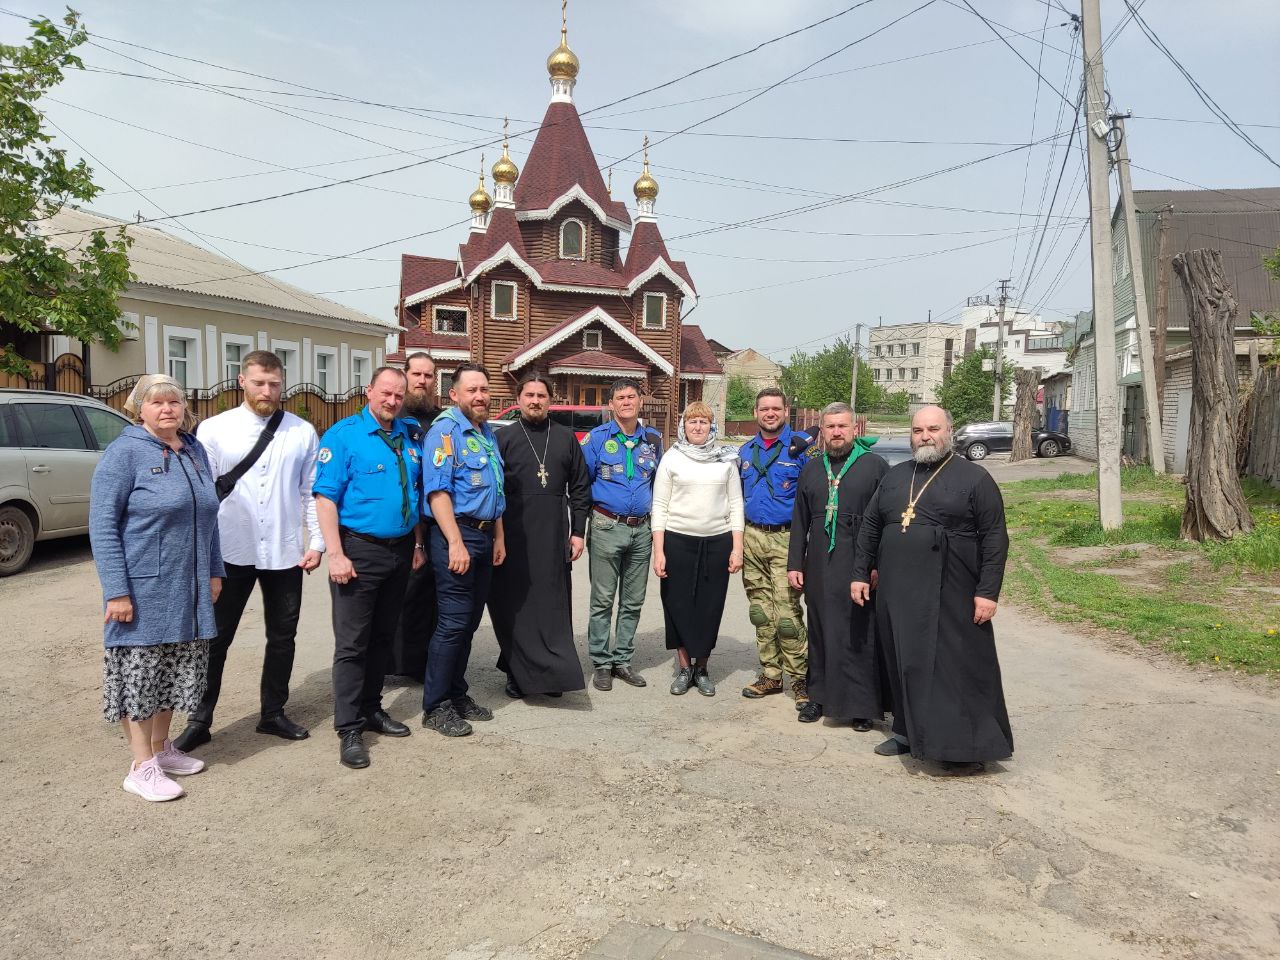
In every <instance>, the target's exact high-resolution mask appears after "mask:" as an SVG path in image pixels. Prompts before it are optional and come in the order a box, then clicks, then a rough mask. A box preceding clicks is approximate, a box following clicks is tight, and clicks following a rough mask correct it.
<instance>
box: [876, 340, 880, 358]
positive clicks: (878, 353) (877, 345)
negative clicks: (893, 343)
mask: <svg viewBox="0 0 1280 960" xmlns="http://www.w3.org/2000/svg"><path fill="white" fill-rule="evenodd" d="M876 356H877V357H878V356H880V344H878V343H877V344H876Z"/></svg>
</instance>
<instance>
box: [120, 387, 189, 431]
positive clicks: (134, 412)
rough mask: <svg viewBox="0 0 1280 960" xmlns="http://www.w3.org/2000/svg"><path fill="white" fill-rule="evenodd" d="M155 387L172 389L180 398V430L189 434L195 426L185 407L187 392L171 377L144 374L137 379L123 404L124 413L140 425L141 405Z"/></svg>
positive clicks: (187, 408)
mask: <svg viewBox="0 0 1280 960" xmlns="http://www.w3.org/2000/svg"><path fill="white" fill-rule="evenodd" d="M156 387H172V388H173V389H174V390H175V391H176V392H177V393H178V394H179V395H181V397H182V408H183V416H182V429H183V430H184V431H186V432H187V433H190V432H191V431H192V430H193V429H194V428H195V425H196V418H195V415H194V414H192V412H191V408H190V407H188V406H187V391H186V390H184V389H182V384H180V383H179V382H178V381H177V380H175V379H173V377H170V376H167V375H165V374H163V373H144V374H143V375H142V376H140V377H139V378H138V382H137V383H135V384H134V385H133V390H132V391H131V392H130V393H129V398H128V399H127V400H125V402H124V412H125V413H127V414H128V415H129V419H130V420H132V421H133V422H134V423H141V422H142V416H141V413H140V411H141V410H142V404H143V403H144V402H145V401H146V398H147V394H148V393H150V392H151V391H152V390H153V389H154V388H156Z"/></svg>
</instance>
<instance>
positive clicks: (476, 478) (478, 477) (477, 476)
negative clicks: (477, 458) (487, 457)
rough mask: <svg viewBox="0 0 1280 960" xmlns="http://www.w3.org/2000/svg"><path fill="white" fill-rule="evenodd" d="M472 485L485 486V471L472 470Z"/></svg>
mask: <svg viewBox="0 0 1280 960" xmlns="http://www.w3.org/2000/svg"><path fill="white" fill-rule="evenodd" d="M471 485H472V486H473V487H483V486H484V474H483V473H481V472H480V471H479V470H472V471H471Z"/></svg>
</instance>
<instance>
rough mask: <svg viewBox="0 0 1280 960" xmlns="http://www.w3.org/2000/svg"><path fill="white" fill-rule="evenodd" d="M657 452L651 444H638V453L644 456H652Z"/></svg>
mask: <svg viewBox="0 0 1280 960" xmlns="http://www.w3.org/2000/svg"><path fill="white" fill-rule="evenodd" d="M656 452H657V451H656V450H654V449H653V444H652V443H642V444H640V453H641V454H642V455H644V456H650V457H651V456H653V455H654V454H655V453H656Z"/></svg>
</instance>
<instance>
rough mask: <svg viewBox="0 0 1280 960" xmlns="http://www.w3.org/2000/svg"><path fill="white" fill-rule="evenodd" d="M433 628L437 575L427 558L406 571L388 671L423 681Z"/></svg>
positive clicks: (434, 628) (419, 681)
mask: <svg viewBox="0 0 1280 960" xmlns="http://www.w3.org/2000/svg"><path fill="white" fill-rule="evenodd" d="M435 630H436V575H435V571H434V570H433V569H432V567H431V563H430V561H428V562H427V563H424V564H423V565H422V566H421V567H419V568H418V569H417V570H414V571H413V572H412V573H410V574H409V585H408V587H406V588H405V591H404V608H403V610H402V611H401V613H400V625H399V626H398V627H397V628H396V638H395V642H394V643H393V644H392V645H391V665H390V667H388V668H387V672H388V673H391V674H394V675H396V676H399V677H411V678H412V679H413V680H415V681H416V682H418V683H422V680H423V677H425V676H426V673H427V645H428V644H429V643H430V642H431V635H432V634H433V633H435Z"/></svg>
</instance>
